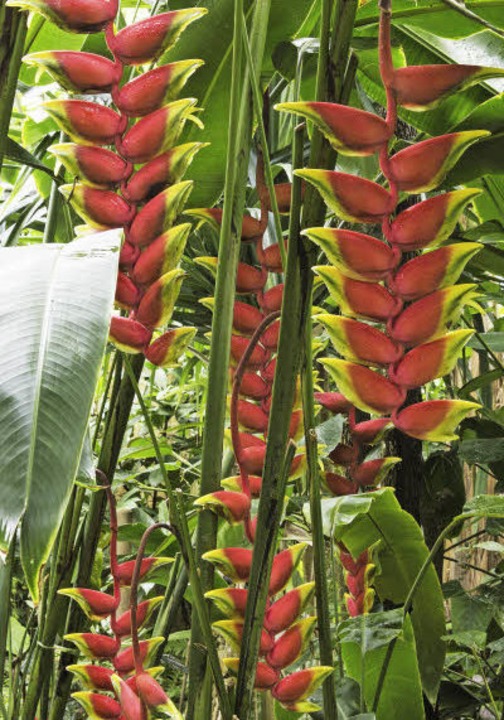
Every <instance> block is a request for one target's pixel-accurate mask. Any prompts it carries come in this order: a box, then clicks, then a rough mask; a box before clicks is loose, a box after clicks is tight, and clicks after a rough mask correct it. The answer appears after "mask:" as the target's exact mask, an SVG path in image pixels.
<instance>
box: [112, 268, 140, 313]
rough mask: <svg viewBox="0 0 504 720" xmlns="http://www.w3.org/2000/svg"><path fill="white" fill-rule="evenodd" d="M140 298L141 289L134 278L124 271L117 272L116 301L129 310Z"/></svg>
mask: <svg viewBox="0 0 504 720" xmlns="http://www.w3.org/2000/svg"><path fill="white" fill-rule="evenodd" d="M139 300H140V290H139V289H138V287H137V286H136V285H135V283H134V282H133V280H132V279H131V278H130V277H128V276H127V275H125V274H124V273H123V272H119V273H117V282H116V293H115V303H116V305H119V307H122V308H125V309H126V310H129V309H130V308H132V307H134V306H135V305H136V304H137V303H138V301H139Z"/></svg>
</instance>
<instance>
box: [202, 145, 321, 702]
mask: <svg viewBox="0 0 504 720" xmlns="http://www.w3.org/2000/svg"><path fill="white" fill-rule="evenodd" d="M257 186H258V192H259V197H260V200H261V218H260V219H255V218H252V217H250V216H244V218H243V225H242V241H244V242H254V244H255V248H256V256H257V259H258V261H259V263H260V267H256V266H251V265H247V264H245V263H239V265H238V271H237V280H236V292H237V294H238V295H244V296H248V297H249V298H250V297H255V300H256V304H252V303H248V302H244V301H243V300H238V301H236V302H235V304H234V314H233V335H232V338H231V365H232V368H231V371H230V374H231V382H232V394H231V439H232V444H233V449H234V453H235V456H236V460H237V464H238V467H239V471H240V474H239V475H236V476H233V477H229V478H225V479H224V480H223V481H222V485H223V487H224V488H226V489H225V490H220V491H217V492H214V493H210V494H209V495H205V496H204V497H201V498H199V499H198V500H197V501H196V504H197V505H199V506H201V507H207V508H210V509H213V510H214V511H215V512H218V513H219V514H221V515H223V516H224V517H225V518H226V519H227V520H228V522H230V523H243V526H244V530H245V534H246V536H247V538H248V540H249V541H250V543H251V544H253V543H254V537H255V531H256V518H253V517H252V515H251V510H252V500H253V499H256V498H259V496H260V493H261V485H262V477H261V475H262V471H263V467H264V462H265V456H266V441H265V438H266V436H267V431H268V423H269V413H270V407H271V393H272V385H273V378H274V374H275V367H276V358H275V353H276V350H277V345H278V338H279V331H280V320H279V314H280V312H279V311H280V308H281V305H282V297H283V284H277V285H274V286H272V287H270V289H268V290H265V286H266V281H267V278H268V272H271V273H281V272H282V271H283V267H282V261H281V253H280V249H279V247H278V245H271V246H269V247H267V248H264V247H263V234H264V231H265V229H266V226H267V220H268V210H269V209H270V206H269V197H268V195H267V191H266V190H265V187H264V178H263V175H262V160H261V159H259V162H258V176H257ZM290 190H291V188H290V185H287V184H285V185H284V184H282V185H276V186H275V193H276V196H277V201H278V205H279V209H280V211H281V212H288V210H289V205H290ZM191 213H192V214H195V215H196V216H198V217H200V218H201V219H203V220H207V221H208V220H209V221H210V222H212V223H214V224H215V225H216V226H218V225H219V224H220V221H221V211H220V210H218V209H199V210H192V211H191ZM199 262H200V263H201V264H202V265H204V266H206V267H208V268H209V269H210V270H212V271H213V270H214V269H215V267H216V259H215V258H210V257H208V258H206V257H205V258H199ZM203 302H204V303H205V304H206V305H208V306H210V307H211V306H212V302H211V300H205V301H203ZM297 395H298V397H297V398H296V400H295V403H294V409H293V412H292V416H291V424H290V431H289V435H290V437H291V438H293V439H298V438H299V437H300V435H301V433H302V432H303V417H302V411H301V408H300V398H299V392H298V393H297ZM261 436H262V437H261ZM303 464H304V454H303V453H299V454H298V455H296V456H295V457H294V459H293V461H292V465H291V469H290V477H291V478H294V477H298V476H299V475H300V473H301V472H302V469H303ZM305 547H306V543H298V544H296V545H293V546H291V547H289V548H287V549H286V550H283V551H281V552H279V553H278V554H277V555H276V556H275V558H274V560H273V567H272V572H271V577H270V584H269V598H268V604H267V609H266V614H265V617H264V623H263V630H262V634H261V641H260V651H259V652H260V656H261V660H260V661H259V662H258V663H257V666H256V675H255V687H256V689H258V690H270V691H271V693H272V695H273V697H275V698H276V699H277V700H278V701H279V702H280V703H282V705H284V706H285V707H286V708H288V709H290V710H295V711H298V712H308V711H311V710H315V709H316V708H317V707H318V706H316V705H314V704H313V703H311V702H309V701H308V700H307V698H309V696H310V695H311V694H312V693H313V692H314V691H315V689H316V687H317V686H318V685H319V684H320V683H321V682H323V680H324V679H325V678H326V677H327V675H328V674H330V673H331V672H332V668H328V667H312V668H308V669H306V670H302V671H300V672H296V673H292V674H290V675H287V676H286V677H283V678H282V677H281V672H282V670H284V669H285V668H287V667H288V666H289V665H291V664H292V663H293V662H295V661H296V660H297V659H298V658H299V657H300V656H301V654H302V653H303V652H304V650H305V648H306V646H307V643H308V641H309V639H310V636H311V632H312V630H313V628H314V626H315V622H316V617H314V616H311V617H301V615H302V613H303V612H304V610H305V608H306V606H307V605H308V603H309V601H310V600H311V598H312V595H313V592H314V587H315V586H314V583H313V582H309V583H304V584H303V585H299V586H298V587H295V588H294V589H292V590H289V591H288V592H287V593H285V594H283V595H282V596H280V597H278V598H276V599H275V596H277V595H279V593H281V592H282V590H284V588H285V586H286V585H287V583H288V582H289V580H290V578H291V576H292V573H293V572H294V570H295V568H296V566H297V565H298V563H299V562H300V560H301V557H302V555H303V552H304V550H305ZM203 557H204V558H205V559H206V560H208V561H209V562H212V563H214V564H215V565H216V567H217V568H218V569H219V570H221V572H222V573H223V574H224V575H225V576H226V577H228V578H230V579H231V580H232V581H233V582H234V583H235V584H239V585H245V584H246V583H247V581H248V579H249V575H250V570H251V566H252V557H253V548H245V547H226V548H222V549H218V550H212V551H210V552H207V553H205V555H204V556H203ZM247 596H248V591H247V589H246V587H227V588H224V589H218V590H211V591H209V592H208V593H207V597H208V598H209V599H211V600H212V601H213V602H214V603H215V605H216V606H217V607H218V609H219V610H220V611H221V612H222V613H223V614H224V615H225V616H226V619H225V620H219V621H217V622H215V623H214V625H213V627H214V629H215V630H216V631H217V632H218V633H219V634H221V635H222V636H223V637H224V638H225V639H226V641H227V642H228V643H229V645H230V646H231V647H232V648H233V650H236V651H239V649H240V644H241V638H242V634H243V622H244V616H245V611H246V604H247ZM224 664H225V665H226V667H227V668H228V669H229V671H230V672H231V673H233V674H236V673H237V672H238V665H239V658H238V657H232V658H225V659H224Z"/></svg>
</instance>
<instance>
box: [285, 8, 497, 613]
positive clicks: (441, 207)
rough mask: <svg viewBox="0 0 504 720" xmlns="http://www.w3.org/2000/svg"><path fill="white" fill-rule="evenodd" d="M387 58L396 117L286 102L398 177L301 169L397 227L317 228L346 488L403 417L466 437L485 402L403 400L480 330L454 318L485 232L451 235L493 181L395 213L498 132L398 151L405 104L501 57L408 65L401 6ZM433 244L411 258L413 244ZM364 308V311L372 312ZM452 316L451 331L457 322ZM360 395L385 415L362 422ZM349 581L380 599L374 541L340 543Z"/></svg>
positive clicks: (358, 213) (468, 297)
mask: <svg viewBox="0 0 504 720" xmlns="http://www.w3.org/2000/svg"><path fill="white" fill-rule="evenodd" d="M379 53H380V68H381V75H382V81H383V84H384V86H385V89H386V90H387V103H388V107H387V117H386V119H382V118H380V117H378V116H375V115H373V114H371V113H368V112H365V111H363V110H359V109H356V108H350V107H344V106H341V105H337V104H332V103H323V102H292V103H283V104H280V105H278V106H277V109H279V110H284V111H287V112H293V113H295V114H298V115H301V116H303V117H305V118H307V119H309V120H310V121H312V122H313V123H314V124H315V125H316V126H317V127H318V128H319V129H320V130H321V132H322V133H323V134H324V135H325V136H326V137H327V138H328V140H329V142H330V143H331V145H332V146H333V147H334V148H335V149H336V150H337V151H338V152H339V153H342V154H347V155H360V156H365V155H371V154H373V153H379V158H380V167H381V171H382V173H383V175H384V177H385V179H386V181H387V183H388V189H385V188H383V187H382V186H381V185H379V184H377V183H375V182H370V181H369V180H365V179H363V178H360V177H356V176H352V175H348V174H345V173H341V172H336V171H327V170H309V169H305V170H299V171H297V173H296V174H297V175H299V176H300V177H301V178H303V179H304V180H305V181H306V182H308V183H310V184H312V185H313V186H314V187H315V188H317V189H318V191H319V192H320V193H321V195H322V197H323V198H324V200H325V201H326V203H327V205H328V206H329V208H330V209H331V210H332V211H333V212H334V213H335V214H336V216H337V217H338V218H340V219H341V220H344V221H347V222H350V223H352V222H353V223H359V224H369V225H373V224H380V225H381V227H382V233H383V236H384V240H379V239H377V238H376V237H374V236H372V235H367V234H365V233H362V232H355V231H352V230H349V229H346V228H338V229H336V228H332V227H319V228H311V229H308V230H306V231H305V235H306V236H307V237H308V238H309V239H310V240H312V241H313V242H314V243H316V244H317V245H318V247H319V248H320V249H321V250H323V251H324V253H325V255H326V257H327V259H328V261H329V263H330V264H329V265H323V266H318V267H316V268H315V272H316V273H317V275H318V276H319V278H321V280H322V281H323V282H324V283H325V285H326V286H327V289H328V291H329V294H330V296H331V298H332V299H333V301H334V302H335V303H336V305H337V306H338V307H339V310H340V312H341V314H339V315H333V314H329V313H322V314H317V315H316V320H317V321H318V322H319V323H320V324H321V325H322V326H323V327H324V328H325V330H326V331H327V333H328V336H329V338H330V340H331V342H332V344H333V346H334V348H335V350H336V351H337V353H338V354H339V355H340V358H334V357H331V358H325V359H322V360H321V362H322V364H323V365H324V367H325V368H326V369H327V370H328V372H329V374H330V376H331V377H332V378H333V379H334V380H335V382H336V383H337V385H338V388H339V390H340V392H338V393H336V392H335V393H318V394H317V400H318V401H319V402H320V403H321V404H322V405H323V406H324V407H325V408H327V409H329V410H330V411H331V412H334V413H344V414H347V415H348V436H349V441H348V444H347V443H340V444H339V445H337V446H336V447H335V448H334V450H333V451H332V452H331V453H330V455H329V458H330V460H331V461H332V462H333V463H334V464H335V465H336V470H337V472H326V473H325V480H326V484H327V486H328V488H329V490H330V491H331V492H332V493H333V494H335V495H346V494H352V493H356V492H359V491H360V490H362V489H364V490H372V489H373V488H375V487H376V486H377V485H378V484H379V483H380V482H382V481H383V480H384V479H385V477H386V475H387V473H388V471H389V470H390V468H391V467H392V466H393V465H394V464H395V463H397V462H400V459H399V458H395V457H385V458H380V459H375V458H373V459H370V460H366V459H365V456H366V452H367V449H368V448H369V446H372V445H375V444H377V443H378V442H380V440H381V439H382V437H383V435H384V434H385V432H386V431H387V430H388V429H389V428H391V427H394V426H395V427H396V428H398V429H399V430H401V431H402V432H404V433H406V434H407V435H410V436H411V437H414V438H417V439H420V440H430V441H436V442H440V441H444V442H448V441H450V440H453V439H455V438H456V437H457V436H456V435H455V429H456V426H457V425H458V423H459V422H460V420H461V419H463V418H464V417H465V416H466V415H467V414H468V413H469V412H470V411H471V410H473V409H475V408H477V407H478V405H477V404H476V403H472V402H464V401H460V400H431V401H424V402H420V403H417V404H414V405H410V406H407V407H404V408H402V406H403V404H404V402H405V400H406V393H407V391H408V390H409V389H413V388H418V387H420V386H422V385H425V384H426V383H428V382H430V381H431V380H434V379H435V378H438V377H441V376H444V375H446V374H448V373H449V372H451V370H452V369H453V367H454V365H455V363H456V361H457V357H458V354H459V352H460V350H461V349H462V348H463V347H464V345H465V343H466V342H467V341H468V340H469V338H470V337H471V335H472V331H471V330H452V329H451V327H452V325H453V323H454V322H455V321H456V320H457V317H458V314H459V313H460V311H461V309H462V307H463V306H464V305H465V304H468V303H471V302H474V298H475V296H476V294H477V293H476V288H475V286H474V285H471V284H459V285H455V283H456V282H457V280H458V278H459V276H460V274H461V273H462V271H463V269H464V267H465V265H466V263H467V262H468V261H469V260H470V258H471V257H472V256H473V255H474V254H475V253H477V252H478V251H479V249H480V245H478V244H477V243H470V242H464V243H456V244H452V245H443V243H445V241H446V240H447V239H448V238H449V236H450V234H451V233H452V231H453V229H454V227H455V225H456V223H457V220H458V218H459V216H460V214H461V213H462V211H463V210H464V208H465V207H466V206H467V205H468V203H469V202H470V201H471V200H472V199H473V198H474V197H476V196H477V195H478V193H479V192H480V191H479V190H474V189H461V190H455V191H452V192H446V193H443V194H438V195H435V196H434V197H430V198H429V199H426V200H423V201H422V202H419V203H417V204H415V205H413V206H411V207H409V208H408V209H406V210H403V211H402V212H399V213H395V209H396V205H397V203H398V198H399V196H400V194H404V195H408V194H419V193H425V192H429V191H431V190H434V189H436V188H437V187H438V186H439V184H440V183H441V182H442V181H443V179H444V178H445V176H446V174H447V172H448V171H449V170H450V169H451V167H453V165H454V164H455V163H456V161H457V160H458V158H459V157H460V156H461V154H462V153H463V152H464V151H465V150H466V149H467V148H468V147H469V146H470V145H472V144H473V143H474V142H477V141H478V140H479V139H480V138H482V137H485V136H486V135H488V133H487V132H486V131H468V132H457V133H451V134H447V135H443V136H441V137H436V138H431V139H428V140H424V141H422V142H419V143H416V144H414V145H410V146H409V147H407V148H405V149H403V150H401V151H399V152H397V153H395V154H393V155H390V154H389V149H388V148H389V143H390V141H391V139H392V136H393V134H394V132H395V125H396V119H397V105H398V104H400V105H403V106H404V107H406V108H408V109H410V110H415V111H422V110H427V109H428V108H430V107H433V106H434V105H436V104H437V103H439V102H441V101H442V99H443V98H444V97H445V96H447V95H449V94H451V93H454V92H456V91H457V90H459V89H461V88H465V87H467V86H469V85H470V84H472V83H475V82H478V81H480V80H481V79H483V78H486V77H490V76H495V75H502V74H503V72H502V71H501V70H494V69H492V68H479V67H476V66H458V65H457V66H450V65H448V66H443V65H440V66H426V67H409V68H400V69H397V70H396V69H394V68H393V65H392V60H391V53H390V13H387V12H384V13H382V16H381V20H380V48H379ZM412 250H414V251H422V252H421V254H418V255H417V256H416V257H414V258H413V259H411V260H408V261H407V262H403V261H402V256H403V253H405V252H409V251H412ZM363 320H364V322H363ZM449 328H450V331H448V330H449ZM355 408H358V409H359V410H361V411H364V412H367V413H371V414H372V415H376V416H378V417H375V418H372V419H370V420H366V421H363V422H359V423H356V412H355ZM340 558H341V562H342V564H343V566H344V569H345V578H346V583H347V587H348V590H349V593H348V595H347V596H346V604H347V608H348V611H349V613H350V615H352V616H354V615H359V614H361V613H365V612H368V611H369V609H370V607H371V606H372V603H373V591H372V590H371V589H370V588H369V581H370V579H371V578H372V573H373V567H374V566H373V565H372V564H371V563H370V558H369V551H365V552H364V553H362V555H361V556H360V557H358V558H355V559H354V558H352V556H351V555H350V554H349V553H348V552H347V549H346V548H345V547H344V546H342V547H341V548H340Z"/></svg>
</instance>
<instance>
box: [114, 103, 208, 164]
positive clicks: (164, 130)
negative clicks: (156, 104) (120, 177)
mask: <svg viewBox="0 0 504 720" xmlns="http://www.w3.org/2000/svg"><path fill="white" fill-rule="evenodd" d="M195 105H196V100H195V98H183V99H182V100H174V101H173V102H171V103H168V105H164V106H163V107H162V108H159V110H155V111H154V112H152V113H150V114H149V115H146V116H145V117H143V118H142V119H141V120H139V121H138V122H137V123H135V124H134V125H133V126H132V127H131V128H130V129H129V130H128V131H127V132H126V133H125V135H124V137H122V138H120V139H119V140H118V142H117V143H116V146H117V149H118V151H119V152H120V153H121V155H122V156H123V157H125V158H126V160H128V161H129V162H132V163H135V164H137V163H145V162H147V161H148V160H151V159H152V158H153V157H154V156H156V155H160V154H161V153H164V152H165V151H166V150H168V149H169V148H171V147H172V146H173V145H174V144H175V143H176V141H177V139H178V137H179V135H180V133H181V132H182V130H183V129H184V125H185V123H186V121H187V120H188V119H191V120H193V121H194V120H196V118H195V117H194V115H193V114H192V113H193V111H194V106H195ZM197 122H199V121H197Z"/></svg>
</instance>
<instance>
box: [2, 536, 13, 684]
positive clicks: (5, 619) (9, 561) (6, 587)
mask: <svg viewBox="0 0 504 720" xmlns="http://www.w3.org/2000/svg"><path fill="white" fill-rule="evenodd" d="M15 552H16V536H14V537H13V539H12V542H11V544H10V547H9V550H8V553H7V556H6V558H5V562H3V561H2V560H0V607H1V608H2V609H3V610H2V613H1V614H0V697H2V690H3V684H4V678H5V660H6V656H7V637H8V634H9V620H10V613H9V612H6V608H9V607H10V594H11V583H12V567H13V564H14V555H15Z"/></svg>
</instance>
